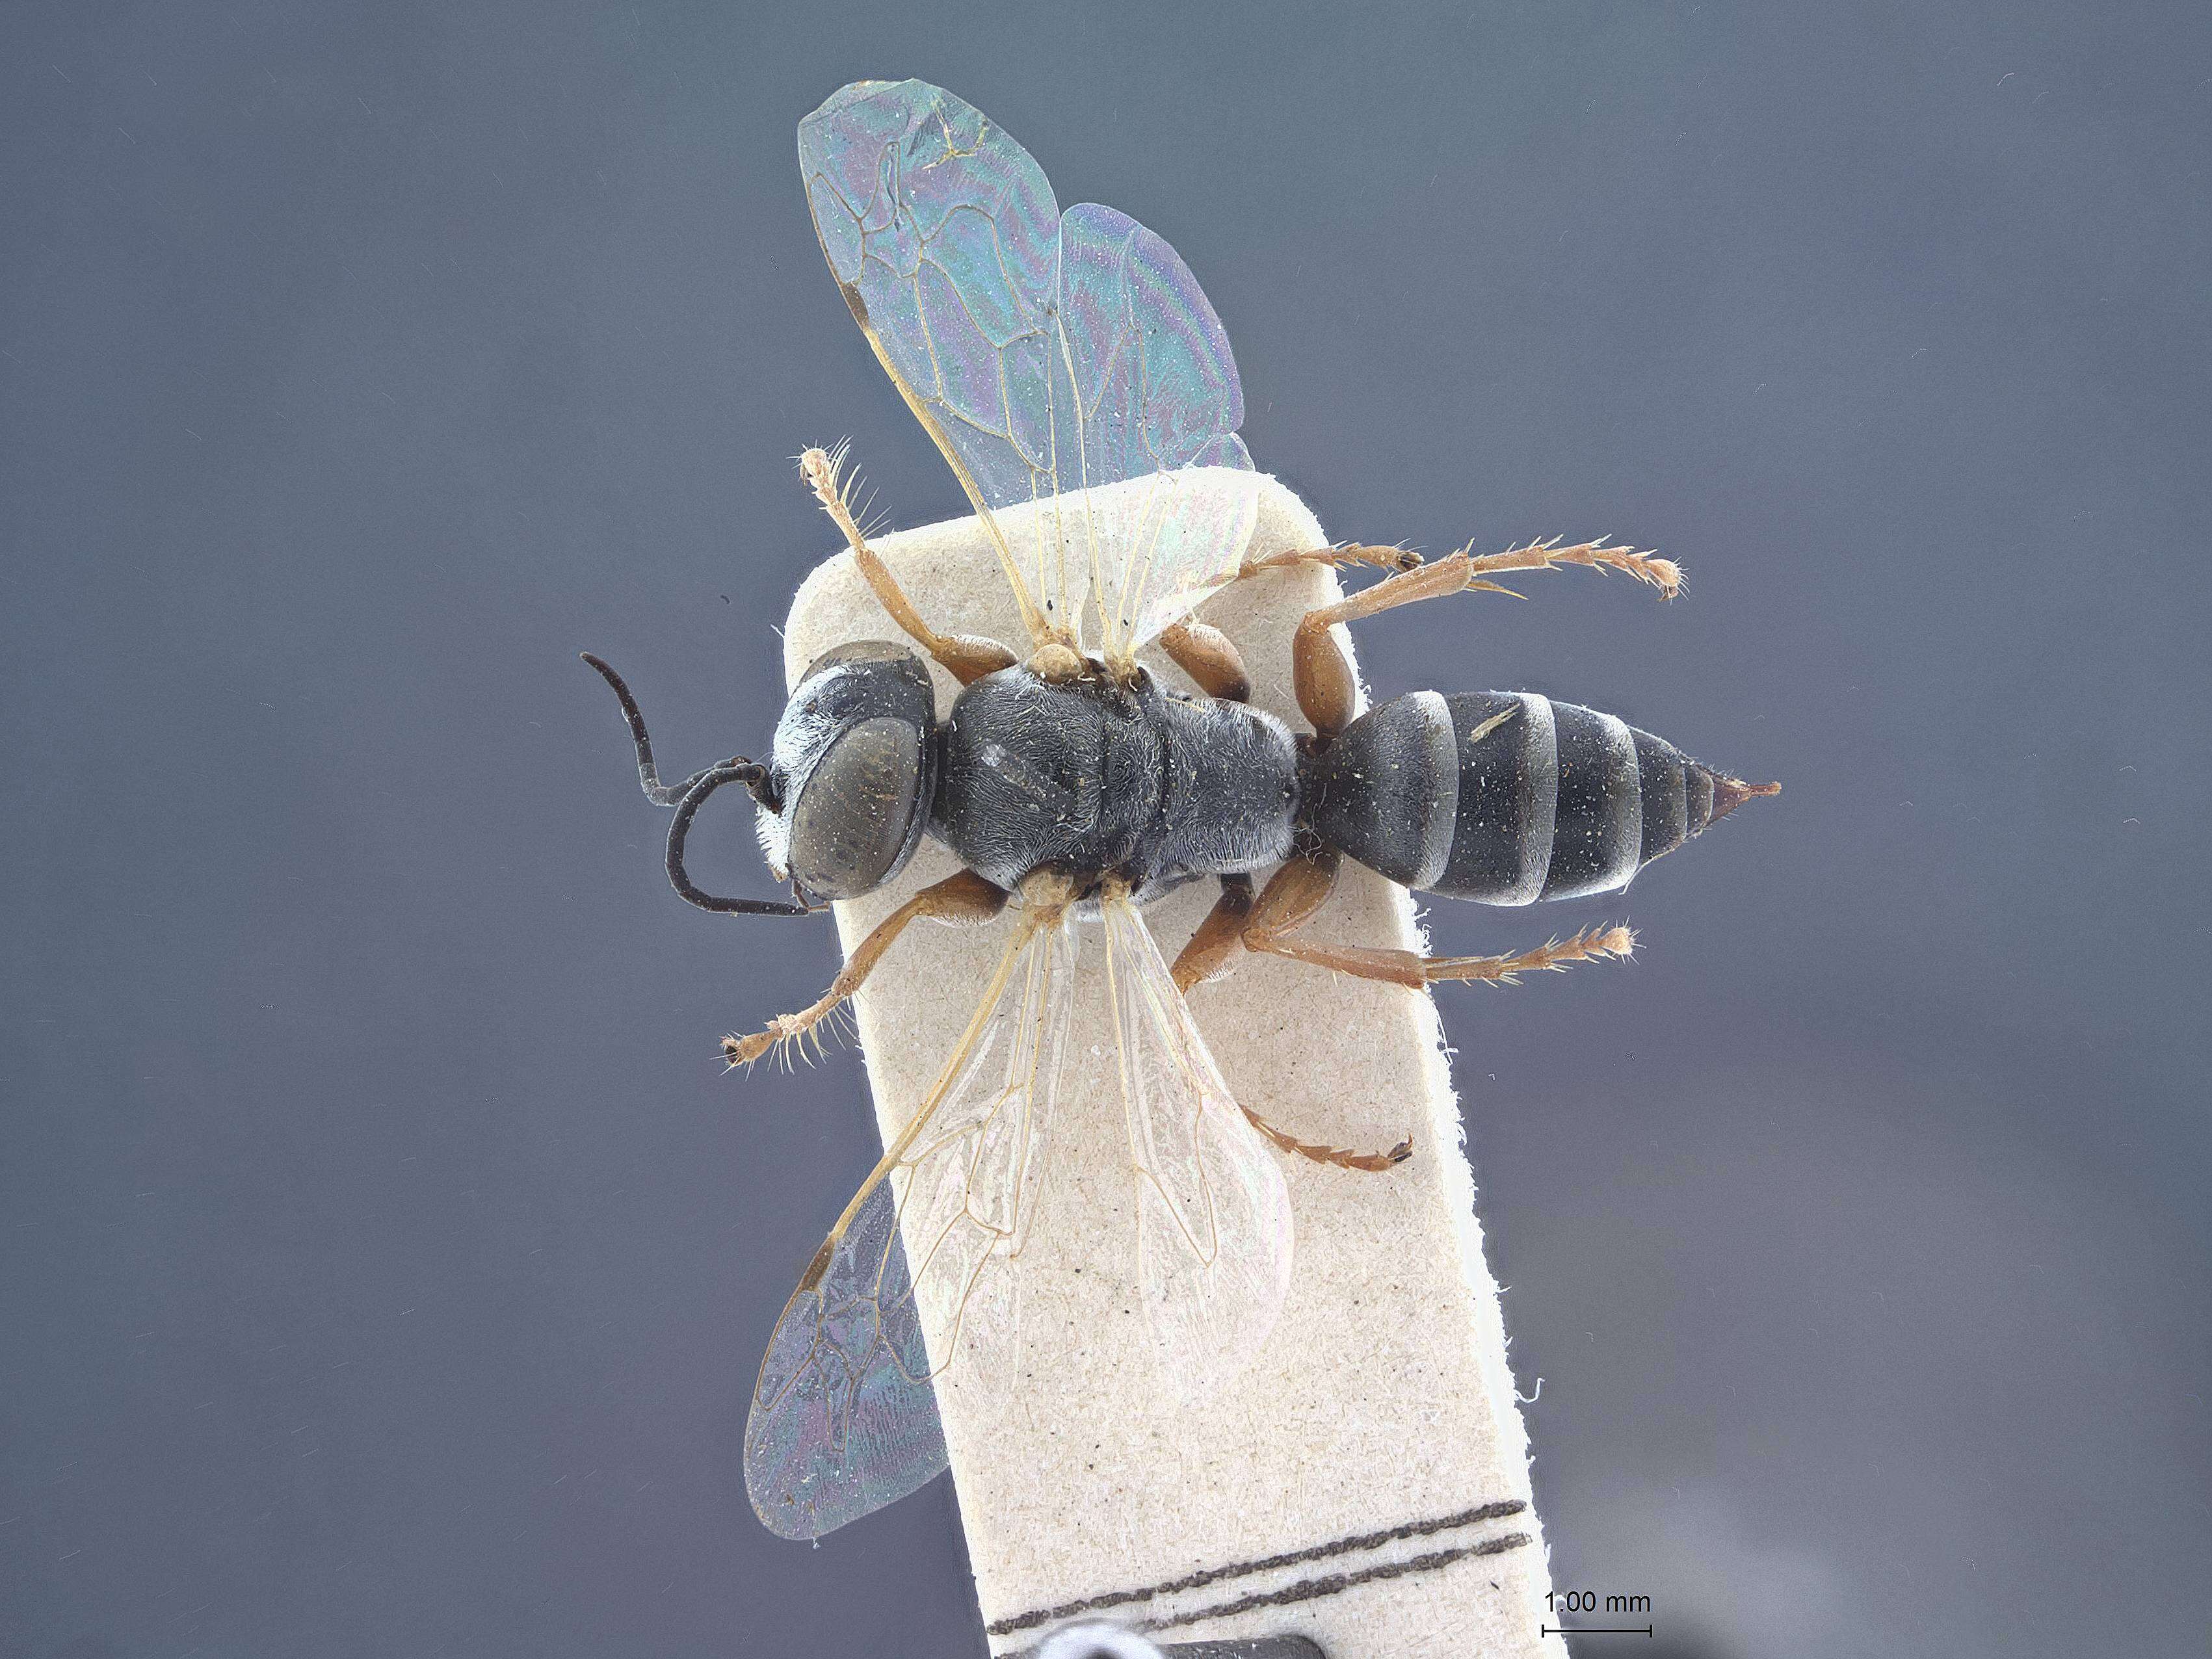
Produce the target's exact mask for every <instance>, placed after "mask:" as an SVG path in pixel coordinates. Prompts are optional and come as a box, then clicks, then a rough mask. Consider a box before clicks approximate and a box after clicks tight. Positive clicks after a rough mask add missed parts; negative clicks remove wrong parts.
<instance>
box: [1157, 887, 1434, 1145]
mask: <svg viewBox="0 0 2212 1659" xmlns="http://www.w3.org/2000/svg"><path fill="white" fill-rule="evenodd" d="M1291 864H1294V865H1298V866H1300V870H1299V872H1298V873H1296V874H1292V875H1291V879H1290V881H1289V882H1288V883H1287V884H1285V882H1284V879H1283V878H1284V876H1285V873H1286V872H1290V871H1291V865H1285V866H1284V867H1283V869H1282V870H1279V871H1277V872H1275V877H1274V879H1273V880H1271V881H1270V882H1268V884H1267V891H1268V892H1269V893H1270V894H1274V895H1278V896H1279V895H1280V894H1282V893H1284V892H1285V891H1287V890H1290V889H1291V888H1303V887H1310V884H1311V883H1312V881H1313V880H1314V874H1313V872H1312V871H1311V870H1310V869H1309V868H1307V867H1306V866H1307V864H1308V861H1306V860H1291ZM1321 896H1322V897H1323V898H1326V897H1327V896H1328V889H1327V887H1326V886H1323V887H1322V890H1321ZM1316 902H1318V901H1316ZM1276 908H1277V909H1278V910H1279V909H1280V908H1282V901H1281V899H1280V897H1278V899H1277V902H1276ZM1253 911H1254V904H1253V899H1252V878H1250V877H1249V876H1224V877H1222V878H1221V896H1220V897H1219V898H1218V899H1217V900H1215V901H1214V905H1213V908H1212V909H1211V910H1209V911H1207V912H1206V920H1205V921H1201V922H1200V923H1199V925H1198V931H1197V932H1196V933H1193V934H1192V935H1191V936H1190V943H1189V944H1188V945H1184V946H1183V947H1182V951H1181V953H1180V954H1178V955H1177V956H1176V959H1175V970H1174V971H1175V982H1176V990H1178V991H1186V992H1187V991H1188V990H1189V989H1190V988H1191V987H1194V986H1196V985H1202V984H1204V983H1205V982H1206V981H1208V980H1210V979H1213V978H1215V977H1217V976H1218V975H1220V974H1221V973H1222V971H1223V970H1224V969H1226V968H1227V967H1228V965H1229V962H1230V959H1231V957H1234V956H1235V955H1236V954H1237V950H1238V949H1239V947H1240V946H1241V945H1242V944H1243V935H1244V932H1245V929H1246V927H1248V926H1249V918H1250V917H1251V915H1253ZM1237 1109H1238V1110H1240V1111H1242V1112H1243V1114H1244V1115H1245V1117H1246V1118H1248V1119H1249V1120H1250V1121H1251V1125H1252V1127H1254V1128H1255V1129H1257V1130H1258V1131H1259V1132H1260V1133H1261V1134H1263V1135H1265V1136H1267V1139H1270V1140H1272V1141H1273V1142H1274V1143H1275V1145H1277V1146H1279V1147H1281V1148H1282V1149H1283V1150H1284V1151H1285V1152H1296V1153H1297V1155H1298V1156H1299V1157H1300V1158H1311V1159H1312V1160H1313V1161H1314V1162H1315V1163H1316V1164H1330V1165H1333V1166H1334V1167H1335V1168H1337V1169H1340V1170H1387V1169H1389V1168H1390V1166H1391V1165H1392V1164H1403V1163H1404V1162H1405V1161H1406V1160H1407V1158H1411V1157H1412V1156H1413V1139H1412V1138H1411V1137H1410V1136H1409V1137H1408V1138H1407V1139H1404V1140H1401V1141H1400V1142H1399V1143H1398V1144H1397V1145H1396V1146H1393V1147H1392V1148H1390V1150H1389V1152H1347V1151H1346V1150H1345V1149H1344V1148H1343V1147H1341V1146H1322V1145H1319V1144H1318V1143H1316V1142H1314V1141H1310V1140H1300V1139H1298V1138H1297V1136H1296V1135H1294V1134H1292V1133H1290V1131H1288V1130H1287V1129H1283V1128H1279V1127H1277V1126H1276V1125H1274V1124H1273V1123H1270V1122H1269V1121H1267V1119H1266V1118H1264V1117H1261V1115H1260V1114H1259V1113H1257V1112H1255V1111H1254V1110H1253V1109H1251V1108H1250V1107H1249V1106H1247V1105H1245V1104H1244V1103H1243V1102H1242V1101H1239V1102H1238V1103H1237Z"/></svg>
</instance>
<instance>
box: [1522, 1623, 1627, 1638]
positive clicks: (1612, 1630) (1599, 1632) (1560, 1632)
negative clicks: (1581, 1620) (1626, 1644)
mask: <svg viewBox="0 0 2212 1659" xmlns="http://www.w3.org/2000/svg"><path fill="white" fill-rule="evenodd" d="M1536 1634H1537V1635H1539V1636H1649V1635H1650V1634H1651V1626H1649V1625H1539V1626H1537V1627H1536Z"/></svg>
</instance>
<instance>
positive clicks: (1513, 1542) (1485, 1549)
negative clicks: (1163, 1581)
mask: <svg viewBox="0 0 2212 1659" xmlns="http://www.w3.org/2000/svg"><path fill="white" fill-rule="evenodd" d="M1527 1542H1528V1534H1527V1533H1525V1532H1509V1533H1507V1534H1504V1536H1503V1537H1501V1538H1486V1539H1485V1540H1483V1541H1482V1542H1481V1543H1480V1544H1462V1546H1460V1547H1459V1548H1457V1549H1452V1550H1437V1551H1436V1552H1434V1553H1431V1554H1428V1555H1413V1556H1408V1557H1407V1558H1406V1559H1404V1560H1402V1561H1378V1562H1376V1564H1375V1565H1373V1566H1371V1567H1362V1568H1361V1569H1360V1570H1359V1571H1358V1572H1333V1573H1330V1574H1329V1575H1328V1577H1324V1578H1302V1579H1300V1580H1299V1581H1298V1582H1297V1583H1295V1584H1285V1585H1284V1586H1283V1588H1282V1589H1278V1590H1264V1591H1261V1592H1260V1593H1258V1594H1256V1595H1247V1596H1244V1597H1243V1598H1242V1599H1241V1600H1239V1601H1225V1602H1223V1603H1222V1604H1221V1605H1220V1606H1219V1607H1201V1608H1200V1609H1199V1610H1198V1611H1197V1612H1196V1613H1177V1614H1176V1616H1175V1617H1174V1618H1172V1619H1147V1620H1144V1621H1143V1622H1142V1623H1141V1624H1139V1626H1137V1628H1138V1629H1139V1630H1147V1631H1151V1630H1172V1629H1174V1628H1175V1627H1176V1626H1178V1625H1195V1624H1199V1623H1200V1622H1202V1621H1203V1620H1208V1619H1225V1618H1227V1617H1228V1616H1229V1615H1230V1614H1231V1613H1250V1612H1252V1611H1254V1610H1255V1608H1259V1607H1292V1606H1295V1605H1296V1604H1297V1603H1298V1602H1300V1601H1320V1600H1321V1598H1322V1596H1324V1595H1342V1594H1343V1593H1344V1592H1345V1591H1346V1590H1348V1589H1352V1587H1353V1586H1355V1585H1358V1584H1370V1583H1375V1582H1376V1580H1377V1579H1384V1578H1407V1577H1412V1576H1413V1574H1415V1573H1419V1572H1434V1571H1436V1570H1437V1568H1439V1567H1448V1566H1449V1565H1451V1564H1452V1563H1453V1562H1455V1561H1464V1560H1466V1559H1468V1557H1469V1556H1475V1555H1503V1554H1504V1553H1505V1552H1506V1551H1508V1550H1517V1549H1519V1548H1520V1547H1522V1545H1523V1544H1526V1543H1527Z"/></svg>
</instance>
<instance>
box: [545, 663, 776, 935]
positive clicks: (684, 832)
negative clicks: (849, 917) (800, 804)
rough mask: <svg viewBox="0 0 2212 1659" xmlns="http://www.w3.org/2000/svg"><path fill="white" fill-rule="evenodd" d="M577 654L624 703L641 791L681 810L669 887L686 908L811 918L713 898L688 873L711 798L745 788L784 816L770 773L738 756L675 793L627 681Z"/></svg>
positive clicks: (765, 902) (767, 905)
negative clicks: (693, 836) (694, 831)
mask: <svg viewBox="0 0 2212 1659" xmlns="http://www.w3.org/2000/svg"><path fill="white" fill-rule="evenodd" d="M577 654H579V655H580V656H581V657H582V658H583V659H584V660H585V661H586V662H587V663H589V664H591V665H592V667H593V668H596V669H597V670H599V677H600V678H602V679H604V680H605V681H606V683H607V684H609V685H611V686H612V687H613V688H614V692H615V696H617V697H619V698H621V699H622V710H623V719H624V720H628V721H629V735H630V741H631V742H633V743H634V744H636V745H637V781H638V787H640V788H641V789H643V790H644V791H645V798H646V799H647V800H649V801H651V802H652V803H653V805H656V806H672V807H674V808H675V809H676V818H675V822H673V823H671V824H670V825H669V826H668V881H669V884H670V885H671V886H672V887H673V888H675V889H676V891H677V894H678V896H680V897H681V898H683V899H684V902H686V903H689V904H696V905H697V906H698V907H699V908H701V909H702V910H711V911H713V912H714V913H715V914H716V915H737V916H805V915H812V914H813V913H814V909H815V908H817V907H813V906H810V905H805V904H793V903H791V902H788V901H786V900H781V899H738V898H722V897H720V896H717V895H715V894H713V893H709V892H708V891H707V890H704V889H703V888H702V887H700V886H699V885H698V884H696V883H695V882H694V881H693V880H692V879H691V876H690V872H688V871H687V870H685V869H684V842H685V841H686V840H687V839H688V838H689V837H690V833H691V820H692V818H693V817H695V816H696V815H697V813H698V811H699V809H700V807H701V806H702V805H705V804H706V800H707V797H708V796H709V795H711V794H713V793H714V792H715V791H716V790H717V789H720V787H722V786H723V785H724V784H726V783H742V784H744V786H745V787H746V789H747V790H748V791H749V792H750V793H751V795H752V798H753V799H754V800H756V801H757V802H758V803H759V804H760V805H761V806H763V808H765V809H766V810H767V811H771V812H774V811H779V810H781V806H782V803H781V801H780V800H778V799H776V795H775V789H774V787H772V786H771V785H770V784H769V776H768V769H767V768H766V767H765V766H762V765H760V764H758V763H757V762H753V761H749V760H747V759H746V758H745V757H744V756H742V755H733V756H732V757H730V758H729V759H728V760H726V761H723V762H721V763H720V764H719V765H714V766H704V767H702V768H700V769H699V770H697V771H696V772H694V773H693V774H692V775H690V777H688V778H686V779H684V781H683V782H681V783H679V784H677V785H675V786H674V787H670V786H668V785H666V784H664V783H662V782H661V781H660V773H659V769H657V768H656V767H655V766H654V765H653V739H652V738H651V737H649V736H648V735H647V732H646V729H645V716H644V714H642V713H641V712H640V711H639V709H638V706H637V699H636V698H635V697H633V696H630V692H629V686H628V685H626V684H623V677H622V676H621V675H619V674H617V673H616V672H615V671H614V669H613V668H612V667H611V665H609V664H608V663H607V662H606V661H605V659H603V658H600V657H596V656H593V655H592V653H590V652H588V651H584V652H580V653H577Z"/></svg>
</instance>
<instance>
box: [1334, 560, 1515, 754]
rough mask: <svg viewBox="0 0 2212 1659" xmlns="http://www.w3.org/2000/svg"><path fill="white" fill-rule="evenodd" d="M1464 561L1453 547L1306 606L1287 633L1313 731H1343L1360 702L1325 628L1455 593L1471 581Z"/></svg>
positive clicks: (1341, 654)
mask: <svg viewBox="0 0 2212 1659" xmlns="http://www.w3.org/2000/svg"><path fill="white" fill-rule="evenodd" d="M1467 567H1468V559H1467V556H1466V555H1465V554H1463V553H1455V554H1454V555H1453V556H1451V557H1450V558H1449V559H1439V560H1438V561H1437V562H1436V563H1434V564H1425V565H1421V566H1419V567H1417V568H1414V569H1412V570H1405V571H1401V572H1400V573H1399V574H1396V575H1395V576H1392V577H1390V578H1389V580H1386V581H1380V582H1377V583H1376V585H1375V586H1372V587H1370V588H1368V589H1366V590H1365V591H1364V592H1358V593H1355V594H1353V595H1352V597H1351V598H1350V599H1339V600H1338V601H1337V602H1336V603H1335V604H1334V605H1322V607H1321V608H1320V609H1319V610H1317V611H1307V612H1306V614H1305V617H1304V619H1303V620H1302V621H1301V622H1300V623H1298V627H1297V633H1296V634H1294V635H1291V685H1292V687H1293V688H1294V689H1295V690H1297V694H1298V707H1299V708H1300V709H1301V710H1303V711H1304V714H1305V717H1306V719H1307V720H1308V721H1309V722H1310V724H1311V725H1312V726H1313V729H1314V731H1315V732H1316V733H1317V734H1318V735H1320V736H1321V737H1322V738H1333V737H1334V736H1335V735H1336V734H1337V733H1338V732H1341V731H1343V730H1344V728H1345V727H1346V726H1349V725H1351V724H1352V713H1353V711H1354V710H1355V709H1356V708H1358V703H1359V683H1358V680H1357V679H1356V678H1353V675H1352V665H1351V663H1350V662H1349V661H1347V660H1346V658H1345V654H1344V652H1343V650H1342V649H1341V648H1340V647H1339V646H1338V645H1337V642H1336V638H1335V635H1333V634H1332V633H1331V632H1330V631H1329V630H1330V629H1333V628H1334V627H1335V626H1336V624H1337V623H1348V622H1358V620H1359V619H1360V618H1362V617H1373V616H1379V615H1380V614H1381V613H1382V612H1383V611H1395V609H1397V607H1398V606H1400V605H1412V604H1414V603H1415V602H1417V601H1419V600H1421V599H1435V598H1437V597H1438V596H1439V595H1441V594H1445V593H1457V592H1461V591H1462V589H1464V588H1466V587H1467V586H1469V585H1470V584H1469V579H1468V569H1467ZM1492 585H1493V586H1494V584H1492Z"/></svg>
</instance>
